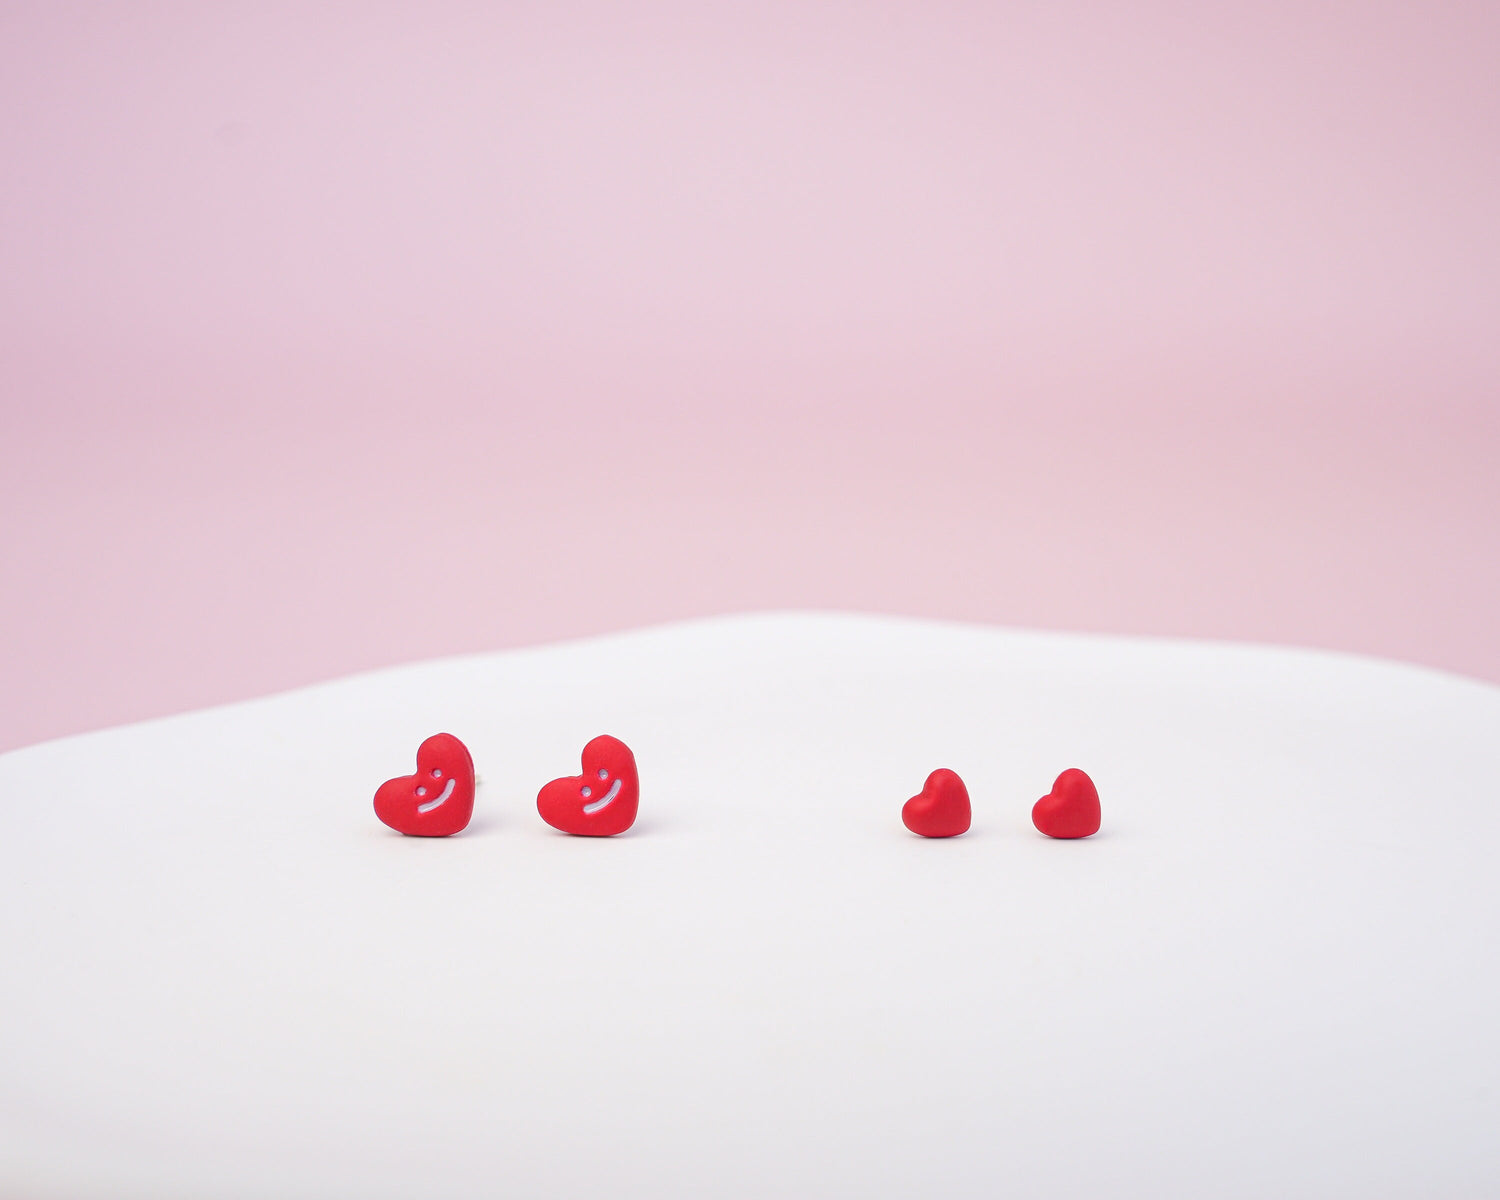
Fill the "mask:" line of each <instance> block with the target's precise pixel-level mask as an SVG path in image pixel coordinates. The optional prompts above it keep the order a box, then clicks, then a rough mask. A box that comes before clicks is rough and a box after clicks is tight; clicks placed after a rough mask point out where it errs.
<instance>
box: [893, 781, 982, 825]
mask: <svg viewBox="0 0 1500 1200" xmlns="http://www.w3.org/2000/svg"><path fill="white" fill-rule="evenodd" d="M972 816H973V814H972V811H971V810H970V808H969V789H968V788H966V787H964V781H963V780H962V779H960V778H959V777H958V773H957V772H956V771H950V770H948V768H947V767H939V768H938V769H937V770H936V771H934V772H933V773H932V774H931V775H929V776H928V777H927V782H926V783H924V784H923V785H922V790H921V791H920V792H918V793H917V794H916V795H915V796H913V797H912V798H911V799H910V800H908V801H907V802H906V803H905V804H903V805H902V806H901V820H902V822H903V823H904V824H905V825H906V827H907V828H908V829H910V830H911V831H912V832H913V833H916V834H920V835H921V836H922V837H927V838H948V837H957V836H958V835H959V834H961V833H965V832H967V831H968V828H969V823H970V821H971V819H972Z"/></svg>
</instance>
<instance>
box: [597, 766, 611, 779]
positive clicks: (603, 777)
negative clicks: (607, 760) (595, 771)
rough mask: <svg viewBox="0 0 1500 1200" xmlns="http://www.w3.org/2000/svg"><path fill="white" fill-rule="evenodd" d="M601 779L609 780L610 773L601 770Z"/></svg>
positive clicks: (601, 768)
mask: <svg viewBox="0 0 1500 1200" xmlns="http://www.w3.org/2000/svg"><path fill="white" fill-rule="evenodd" d="M599 778H600V779H608V778H609V772H608V771H606V770H605V769H604V768H603V767H600V768H599Z"/></svg>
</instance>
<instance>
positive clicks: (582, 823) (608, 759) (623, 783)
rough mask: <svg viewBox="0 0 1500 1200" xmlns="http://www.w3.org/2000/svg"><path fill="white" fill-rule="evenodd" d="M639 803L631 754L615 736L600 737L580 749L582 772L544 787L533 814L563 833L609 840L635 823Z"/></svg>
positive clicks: (638, 784) (638, 786) (639, 793)
mask: <svg viewBox="0 0 1500 1200" xmlns="http://www.w3.org/2000/svg"><path fill="white" fill-rule="evenodd" d="M640 802H641V786H640V781H639V779H638V777H637V776H636V771H635V755H633V754H632V753H630V747H629V746H627V745H626V744H625V743H624V742H622V741H621V740H620V739H619V738H612V737H610V736H609V735H608V734H601V735H600V736H599V737H596V738H595V739H594V740H593V741H591V742H590V743H589V744H588V745H587V746H585V747H584V748H583V774H582V775H569V776H567V777H566V778H564V779H554V780H553V781H552V782H551V783H549V784H547V786H546V787H544V788H542V790H541V791H540V792H538V793H537V797H536V810H537V812H539V813H541V814H542V820H544V821H546V822H547V824H548V825H551V826H552V828H554V829H561V830H562V831H563V832H564V833H576V834H578V835H580V836H582V837H612V836H613V835H615V834H617V833H624V832H625V831H626V830H627V829H629V828H630V827H631V825H633V824H634V823H635V812H636V809H637V808H638V807H639V806H640Z"/></svg>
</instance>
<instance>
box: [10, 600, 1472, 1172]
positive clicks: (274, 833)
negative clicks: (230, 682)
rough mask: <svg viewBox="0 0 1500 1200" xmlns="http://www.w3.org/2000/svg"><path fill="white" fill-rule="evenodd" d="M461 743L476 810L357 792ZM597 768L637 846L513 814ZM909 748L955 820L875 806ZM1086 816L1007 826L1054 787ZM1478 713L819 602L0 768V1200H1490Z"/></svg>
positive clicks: (1419, 679) (1205, 660) (1281, 669)
mask: <svg viewBox="0 0 1500 1200" xmlns="http://www.w3.org/2000/svg"><path fill="white" fill-rule="evenodd" d="M439 730H446V731H449V732H452V733H455V734H457V735H458V736H459V737H461V738H463V739H464V740H465V741H466V742H467V743H468V745H469V748H470V749H471V750H472V752H473V754H474V760H475V763H476V764H477V766H478V770H479V773H480V774H481V776H482V777H483V786H482V787H481V788H480V790H479V793H478V800H477V803H476V808H475V818H474V823H473V825H472V826H471V827H470V829H469V830H468V831H467V832H466V833H465V834H463V835H462V836H460V837H457V838H453V839H450V840H425V839H407V838H402V837H400V836H399V835H396V834H393V833H392V832H391V831H389V830H387V829H385V828H384V827H383V826H381V825H380V824H379V822H378V821H376V819H375V817H374V815H373V813H372V812H371V807H370V806H371V796H372V795H373V793H374V791H375V788H376V787H377V786H378V785H379V784H380V783H381V782H382V781H383V780H385V779H386V778H388V777H390V776H393V775H398V774H402V773H405V772H408V771H410V770H411V764H412V761H413V755H414V754H415V752H416V747H417V744H418V743H419V742H420V741H421V740H422V738H424V737H426V736H427V735H428V734H431V733H434V732H437V731H439ZM604 732H608V733H612V734H615V735H617V736H619V737H621V738H623V739H624V740H625V741H626V742H627V743H628V744H629V745H630V746H631V748H632V749H633V750H634V751H635V754H636V758H637V761H638V762H639V764H640V771H641V816H640V819H639V821H638V823H637V826H636V828H635V829H634V830H632V831H631V832H630V833H629V834H628V835H626V836H624V837H621V838H617V839H590V838H568V837H566V836H563V835H559V834H557V833H554V832H553V831H552V830H550V829H548V828H547V827H546V826H545V825H544V824H543V823H542V821H541V820H540V818H539V817H538V816H537V814H536V811H535V796H536V792H537V789H538V788H539V787H540V786H541V785H542V784H543V783H545V782H546V781H547V780H549V779H552V778H554V777H557V776H561V775H568V774H573V773H576V772H577V770H578V755H579V751H580V750H581V749H582V747H583V744H584V742H586V741H587V740H588V739H589V738H591V737H593V736H594V735H595V734H598V733H604ZM938 766H949V767H952V768H954V769H955V770H957V771H958V772H959V773H960V774H961V775H962V776H963V777H964V779H965V781H966V782H967V783H968V786H969V791H970V793H971V795H972V797H973V800H974V810H975V815H974V830H973V832H972V833H971V834H969V835H967V836H965V837H962V838H957V839H954V840H951V841H946V842H926V841H922V840H921V839H918V838H915V837H913V836H911V835H910V834H908V833H907V832H906V831H905V830H904V829H903V828H902V825H901V821H900V809H901V805H902V803H903V802H904V801H905V800H906V799H907V798H908V797H910V796H912V795H915V794H916V792H917V791H918V790H919V789H920V787H921V785H922V781H923V779H925V778H926V776H927V773H928V772H929V771H931V770H932V769H933V768H935V767H938ZM1068 766H1081V767H1083V768H1085V769H1086V770H1088V771H1089V772H1090V773H1091V774H1092V775H1093V777H1094V779H1095V780H1096V782H1097V783H1098V785H1099V790H1100V793H1101V796H1102V798H1103V803H1104V830H1103V832H1102V833H1101V834H1100V836H1098V837H1097V838H1094V839H1091V840H1089V841H1086V842H1079V843H1059V842H1052V841H1049V840H1047V839H1045V838H1042V837H1041V836H1039V835H1037V834H1036V833H1035V832H1033V831H1032V830H1031V828H1030V824H1029V819H1028V814H1029V810H1030V806H1031V803H1032V802H1033V801H1034V800H1035V799H1036V798H1037V797H1038V796H1039V795H1041V794H1042V793H1043V792H1044V791H1046V790H1047V788H1048V786H1049V785H1050V783H1051V781H1052V779H1053V777H1054V776H1055V775H1056V774H1057V773H1058V772H1059V771H1060V770H1062V769H1063V768H1064V767H1068ZM1497 778H1500V689H1496V688H1494V687H1491V686H1488V685H1485V684H1480V683H1475V682H1469V681H1465V680H1462V679H1457V678H1453V677H1449V676H1444V675H1440V674H1437V673H1434V672H1429V671H1424V670H1420V669H1416V668H1410V667H1403V666H1397V665H1393V664H1387V663H1379V662H1373V661H1366V660H1359V659H1353V658H1347V657H1342V656H1335V655H1328V654H1320V653H1312V652H1297V651H1288V650H1274V649H1265V648H1253V647H1233V646H1221V645H1204V644H1187V643H1172V642H1159V641H1146V640H1123V639H1107V638H1090V637H1071V636H1058V635H1043V634H1034V633H1017V632H1006V631H998V630H990V629H981V628H969V627H960V626H948V625H936V624H929V623H923V622H913V621H900V620H887V619H874V618H856V617H828V616H766V617H746V618H731V619H724V620H716V621H707V622H699V623H692V624H686V625H679V626H672V627H666V628H661V629H655V630H648V631H645V632H641V633H635V634H630V635H625V636H620V637H614V638H607V639H600V640H593V641H587V642H579V643H570V644H567V645H564V646H557V647H549V648H543V649H539V650H530V651H521V652H512V653H505V654H496V655H488V656H478V657H472V658H462V659H453V660H447V661H442V662H435V663H428V664H424V665H420V666H414V667H408V668H402V669H397V670H391V671H384V672H380V673H378V674H373V675H367V676H362V677H358V678H354V679H348V680H344V681H341V682H338V683H334V684H329V685H326V686H323V687H317V688H312V689H309V690H305V691H300V692H296V693H292V694H289V695H283V696H278V697H273V698H271V699H267V700H262V701H257V702H253V703H248V704H240V705H235V706H233V707H229V708H222V709H216V710H212V711H207V712H200V713H194V714H190V715H187V716H183V717H179V718H174V719H171V720H165V721H156V722H152V723H149V724H144V725H137V726H133V727H129V728H124V729H117V730H111V731H107V732H104V733H98V734H92V735H89V736H85V737H78V738H71V739H68V740H65V741H60V742H54V743H50V744H46V745H42V746H37V747H33V748H31V749H27V750H23V751H20V752H17V753H13V754H9V755H6V756H4V757H0V804H3V813H4V819H5V837H4V839H3V841H0V961H3V963H4V986H3V996H0V1006H3V1007H0V1195H6V1196H11V1195H16V1196H26V1197H51V1196H58V1197H62V1196H68V1197H96V1196H97V1197H104V1196H109V1197H116V1196H141V1197H146V1196H150V1197H157V1198H160V1197H170V1196H183V1197H189V1196H191V1197H210V1196H212V1197H219V1196H225V1197H239V1196H247V1197H248V1196H254V1197H323V1196H329V1197H361V1198H374V1197H387V1196H390V1197H398V1196H400V1197H406V1196H410V1197H417V1196H420V1197H469V1196H474V1197H479V1196H502V1195H503V1196H507V1197H532V1196H538V1197H540V1196H594V1195H609V1196H615V1197H625V1196H664V1197H677V1196H681V1197H704V1196H747V1197H748V1196H765V1195H774V1194H782V1195H828V1196H855V1195H859V1196H915V1195H944V1196H974V1197H980V1196H984V1197H990V1196H995V1195H1001V1194H1015V1195H1027V1196H1044V1197H1045V1196H1058V1197H1062V1196H1080V1197H1083V1196H1087V1197H1099V1196H1105V1195H1108V1196H1141V1197H1146V1196H1150V1197H1161V1196H1189V1195H1191V1196H1202V1195H1214V1196H1230V1197H1240V1196H1243V1197H1264V1196H1268V1195H1278V1196H1320V1197H1326V1196H1361V1197H1369V1196H1431V1195H1453V1196H1458V1195H1495V1194H1500V1154H1497V1152H1496V1148H1495V1145H1496V1144H1495V1130H1496V1129H1497V1128H1500V1086H1497V1083H1496V1080H1497V1079H1500V1048H1497V1036H1496V1033H1495V1024H1494V1013H1495V1012H1496V1011H1497V1010H1500V978H1497V969H1496V965H1495V947H1496V945H1497V944H1500V939H1497V933H1500V929H1497V925H1500V917H1497V914H1500V903H1497V901H1500V883H1497V880H1500V871H1497V870H1496V868H1495V863H1496V852H1497V845H1500V819H1497V806H1496V803H1495V798H1496V792H1497V789H1496V780H1497Z"/></svg>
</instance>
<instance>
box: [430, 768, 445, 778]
mask: <svg viewBox="0 0 1500 1200" xmlns="http://www.w3.org/2000/svg"><path fill="white" fill-rule="evenodd" d="M432 777H433V778H434V779H441V778H442V777H443V773H442V772H441V771H439V770H438V769H437V768H436V767H433V768H432Z"/></svg>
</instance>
